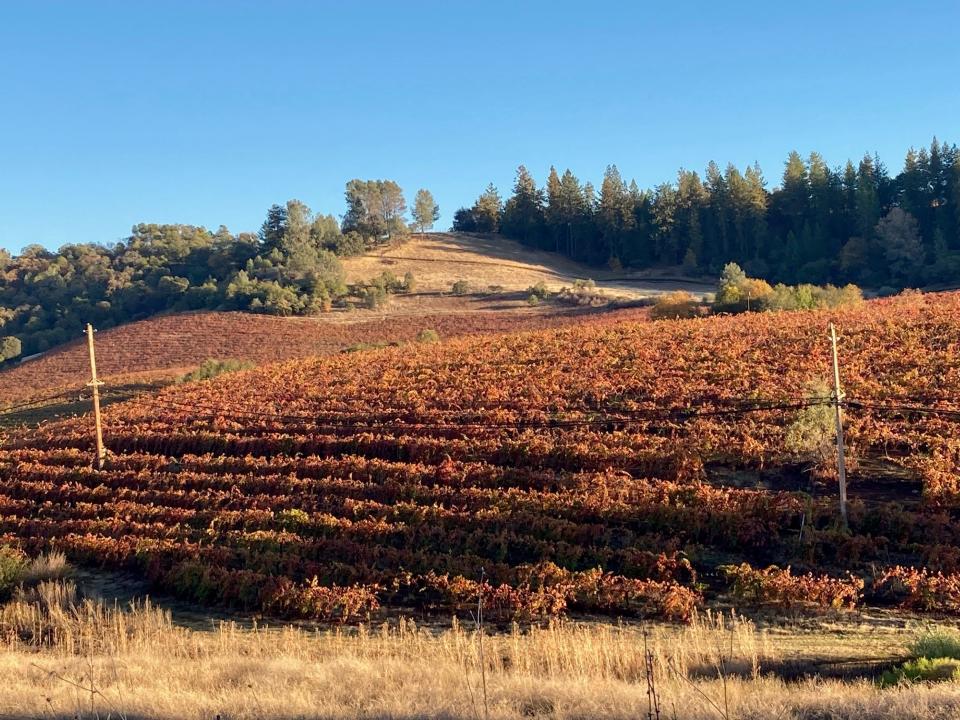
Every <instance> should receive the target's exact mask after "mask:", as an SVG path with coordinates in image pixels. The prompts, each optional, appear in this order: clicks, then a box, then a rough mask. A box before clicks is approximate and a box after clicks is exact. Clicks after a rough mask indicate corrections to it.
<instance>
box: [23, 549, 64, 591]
mask: <svg viewBox="0 0 960 720" xmlns="http://www.w3.org/2000/svg"><path fill="white" fill-rule="evenodd" d="M70 572H71V569H70V566H69V565H68V564H67V556H66V555H64V554H63V553H62V552H58V551H56V550H54V551H53V552H49V553H44V554H42V555H39V556H37V557H35V558H34V559H33V560H31V561H30V564H29V565H28V566H27V567H26V569H25V570H24V575H23V580H24V582H25V583H28V584H37V583H41V582H49V581H51V580H60V579H62V578H65V577H67V576H68V575H69V574H70Z"/></svg>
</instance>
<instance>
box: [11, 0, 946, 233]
mask: <svg viewBox="0 0 960 720" xmlns="http://www.w3.org/2000/svg"><path fill="white" fill-rule="evenodd" d="M788 6H789V7H788ZM957 27H960V3H957V2H956V1H955V0H945V1H944V2H939V3H938V2H922V1H921V2H910V3H907V2H902V1H900V2H887V1H873V2H836V1H835V0H826V1H823V2H805V3H802V4H801V3H779V2H770V0H758V1H755V2H739V3H738V2H701V3H685V2H673V3H661V2H657V3H649V4H644V3H639V2H623V3H603V2H599V3H584V2H576V3H567V2H561V1H557V0H553V1H552V2H516V0H514V1H513V2H489V1H488V2H483V3H459V2H449V1H448V2H442V1H438V2H404V3H401V2H371V1H368V2H363V3H359V2H358V3H352V2H350V3H348V2H310V3H308V2H282V1H280V2H269V3H268V2H237V1H232V0H231V1H228V0H222V1H221V2H203V1H199V0H191V1H190V2H175V1H174V0H169V1H164V2H160V1H159V0H157V1H154V2H130V1H129V0H127V1H126V2H96V1H95V0H88V2H83V3H79V2H73V1H70V2H67V1H64V2H45V1H43V0H22V1H21V2H14V1H13V0H6V1H5V2H3V3H2V5H0V246H3V247H6V248H8V249H11V250H14V251H16V250H19V248H20V247H22V246H23V245H25V244H28V243H33V242H37V243H41V244H43V245H46V246H48V247H50V248H56V247H59V246H60V245H62V244H64V243H67V242H89V241H98V242H112V241H115V240H118V239H120V238H121V237H123V236H124V235H126V234H127V233H128V232H129V228H130V226H131V225H133V224H134V223H137V222H183V223H192V224H198V225H206V226H208V227H211V228H216V227H217V226H218V225H219V224H221V223H223V224H226V225H227V226H228V227H229V228H230V229H231V230H233V231H235V232H236V231H240V230H255V229H257V228H258V227H259V225H260V223H261V222H262V220H263V217H264V215H265V213H266V210H267V208H268V207H269V206H270V205H271V204H272V203H274V202H283V201H285V200H286V199H289V198H293V197H296V198H299V199H301V200H303V201H304V202H306V203H307V204H308V205H310V206H311V207H312V208H313V209H314V210H322V211H324V212H334V213H336V214H338V215H339V214H341V213H342V212H343V209H344V208H343V185H344V183H345V182H346V181H347V180H348V179H350V178H353V177H361V178H392V179H395V180H397V181H398V182H399V183H400V184H401V186H402V187H403V188H404V189H405V190H406V192H407V197H408V200H410V199H412V197H413V194H414V193H415V191H416V189H417V188H419V187H427V188H430V189H431V190H432V191H433V193H434V195H435V196H436V198H437V200H438V201H439V203H440V205H441V208H442V211H443V216H442V218H441V222H440V226H441V227H444V228H445V227H448V226H449V223H450V221H451V218H452V214H453V211H454V210H455V209H456V207H458V206H460V205H465V204H470V203H471V202H472V201H473V199H474V198H475V197H476V195H477V194H478V193H479V192H480V191H481V190H482V189H483V187H484V186H485V185H486V184H487V183H488V182H491V181H492V182H494V183H496V184H497V185H498V186H499V187H500V189H501V191H502V192H504V194H506V192H507V191H508V190H509V188H510V185H511V183H512V180H513V173H514V170H515V168H516V166H517V165H518V164H520V163H524V164H526V165H527V166H528V167H529V168H530V169H531V171H532V172H533V173H534V175H535V176H536V177H537V179H538V181H540V182H542V181H543V180H544V178H545V176H546V172H547V170H548V168H549V166H550V165H551V164H555V165H557V167H558V168H559V169H560V170H561V171H562V170H563V169H564V168H565V167H568V166H569V167H570V168H571V169H572V170H573V171H574V172H575V173H576V174H577V175H578V176H579V177H580V178H581V180H592V181H594V182H598V181H599V179H600V178H601V176H602V173H603V169H604V167H605V166H606V165H607V164H608V163H617V164H618V165H619V167H620V169H621V172H622V173H623V175H624V176H625V177H626V178H628V179H629V178H635V179H636V180H637V182H638V183H640V185H641V186H642V187H648V186H652V185H654V184H656V183H659V182H663V181H666V180H671V179H673V178H674V177H675V174H676V171H677V169H678V168H679V167H680V166H683V167H687V168H691V169H697V170H702V169H703V167H704V166H705V165H706V163H707V162H708V161H709V160H711V159H715V160H716V161H717V162H719V163H721V164H725V163H726V162H728V161H732V162H734V163H736V164H737V165H741V166H742V165H745V164H748V163H752V162H753V161H759V162H760V164H761V166H762V167H763V169H764V171H765V173H766V176H767V179H768V182H769V185H770V186H773V185H775V184H776V182H777V180H778V179H779V176H780V173H781V170H782V167H783V160H784V158H785V157H786V154H787V153H788V152H789V151H790V150H791V149H797V150H799V151H800V152H801V153H803V154H804V155H806V154H807V153H809V152H810V151H811V150H818V151H820V152H821V153H823V154H824V156H825V158H826V160H827V162H828V163H829V164H830V165H838V164H841V163H843V162H844V161H845V160H846V159H847V158H848V157H853V158H859V157H860V156H862V154H863V153H864V152H865V151H870V152H873V151H877V152H879V153H880V155H881V157H882V158H883V159H884V160H885V162H886V163H887V165H888V167H889V168H890V169H891V170H892V171H897V170H899V168H900V166H901V163H902V159H903V154H904V151H905V150H906V149H907V147H908V146H910V145H920V144H926V143H928V142H929V141H930V139H931V137H932V136H933V135H934V134H937V135H938V137H939V138H940V139H941V140H948V141H950V142H960V83H958V81H957V77H958V71H960V43H957V42H956V41H955V40H954V35H955V32H956V28H957Z"/></svg>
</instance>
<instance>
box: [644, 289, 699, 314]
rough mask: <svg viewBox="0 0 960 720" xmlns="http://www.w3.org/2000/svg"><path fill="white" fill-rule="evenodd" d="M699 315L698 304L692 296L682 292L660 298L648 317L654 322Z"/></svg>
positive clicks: (678, 291)
mask: <svg viewBox="0 0 960 720" xmlns="http://www.w3.org/2000/svg"><path fill="white" fill-rule="evenodd" d="M699 314H700V303H699V302H698V301H697V299H696V298H695V297H694V296H693V295H691V294H690V293H688V292H686V291H683V290H677V291H675V292H671V293H667V294H666V295H663V296H661V297H660V299H659V300H657V303H656V304H655V305H654V306H653V308H651V310H650V317H651V318H653V319H654V320H677V319H680V318H692V317H697V316H698V315H699Z"/></svg>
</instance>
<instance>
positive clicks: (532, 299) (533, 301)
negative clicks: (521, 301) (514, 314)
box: [527, 293, 540, 307]
mask: <svg viewBox="0 0 960 720" xmlns="http://www.w3.org/2000/svg"><path fill="white" fill-rule="evenodd" d="M539 304H540V297H539V296H538V295H534V294H533V293H531V294H530V295H528V296H527V305H529V306H531V307H536V306H537V305H539Z"/></svg>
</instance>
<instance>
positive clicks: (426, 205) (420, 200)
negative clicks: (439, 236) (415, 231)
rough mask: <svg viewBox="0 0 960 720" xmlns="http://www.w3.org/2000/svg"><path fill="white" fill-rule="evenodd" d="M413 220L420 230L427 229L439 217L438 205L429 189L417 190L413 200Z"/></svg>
mask: <svg viewBox="0 0 960 720" xmlns="http://www.w3.org/2000/svg"><path fill="white" fill-rule="evenodd" d="M412 214H413V222H414V224H415V225H416V227H418V228H420V232H421V233H422V232H424V231H425V230H429V229H430V228H432V227H433V224H434V223H435V222H436V221H437V220H439V219H440V206H439V205H437V203H436V201H435V200H434V199H433V195H432V194H431V193H430V191H429V190H426V189H425V188H421V189H420V190H417V194H416V197H414V200H413V212H412Z"/></svg>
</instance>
